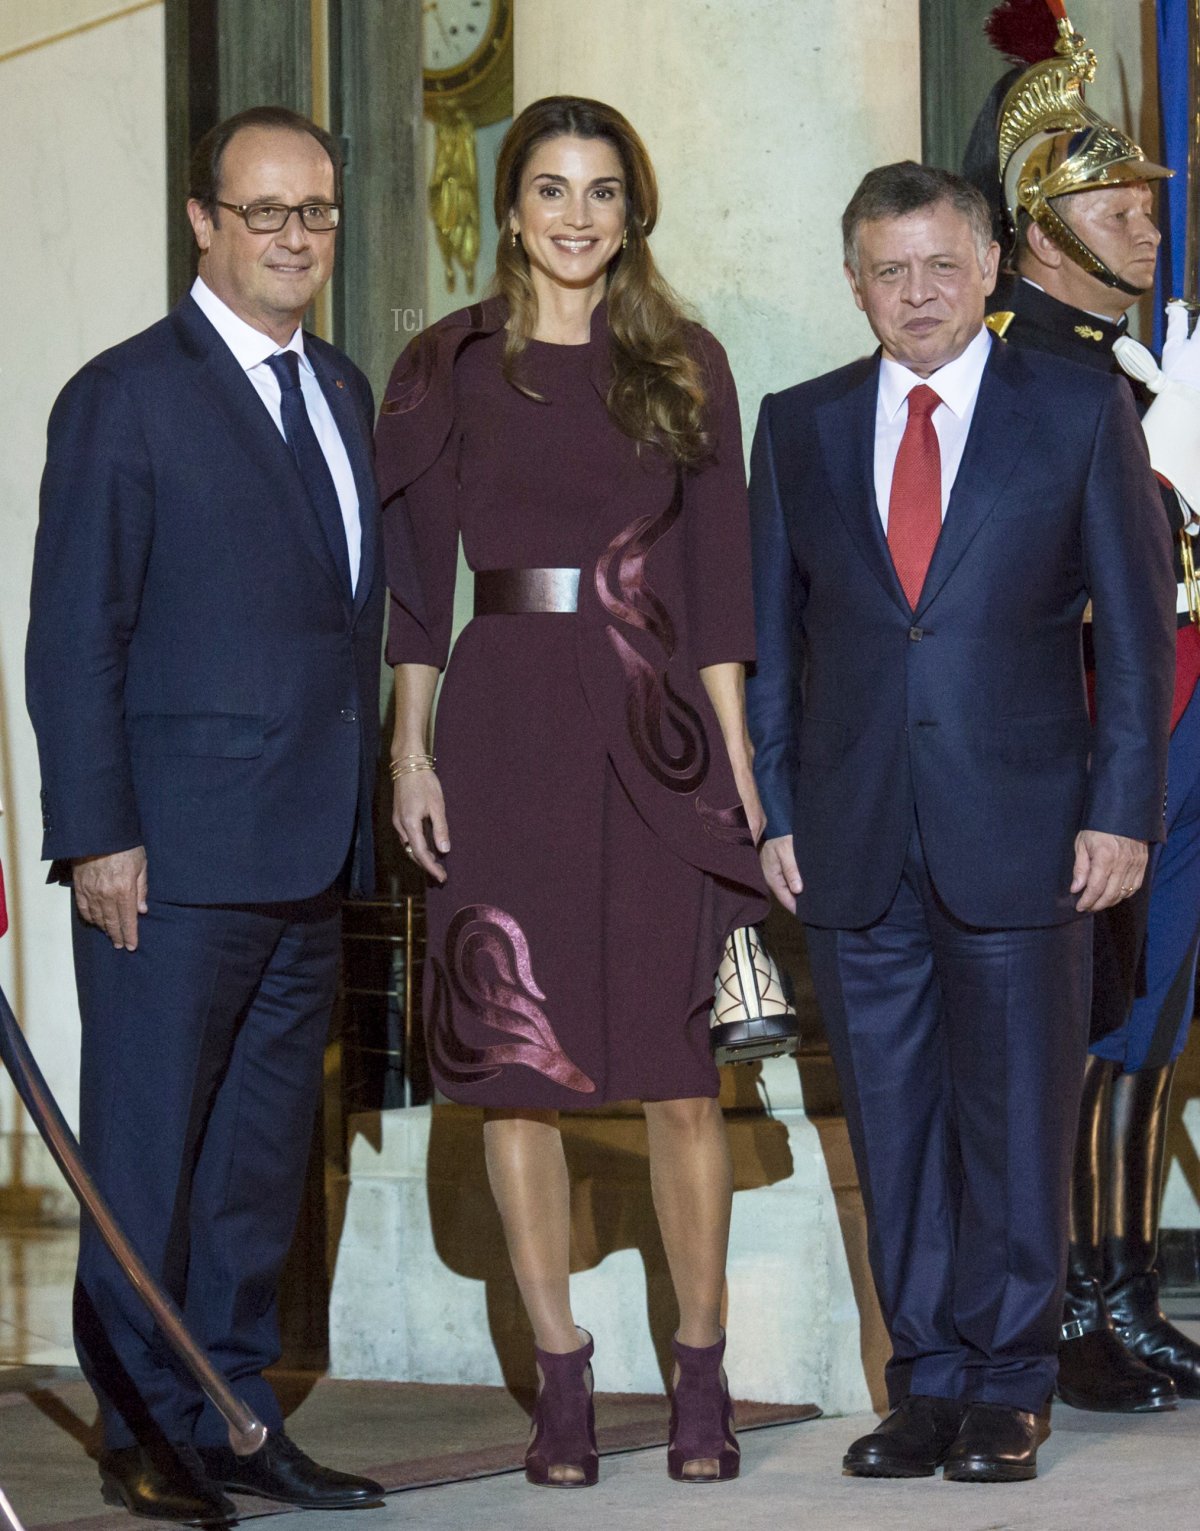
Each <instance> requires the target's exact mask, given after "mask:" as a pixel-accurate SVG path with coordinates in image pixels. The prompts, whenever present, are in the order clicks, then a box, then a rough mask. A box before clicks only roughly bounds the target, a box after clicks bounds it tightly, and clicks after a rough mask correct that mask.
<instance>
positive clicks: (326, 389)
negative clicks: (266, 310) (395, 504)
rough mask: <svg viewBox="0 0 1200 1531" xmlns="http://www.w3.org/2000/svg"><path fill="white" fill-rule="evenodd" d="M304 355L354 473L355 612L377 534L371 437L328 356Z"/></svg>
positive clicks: (369, 578) (312, 350)
mask: <svg viewBox="0 0 1200 1531" xmlns="http://www.w3.org/2000/svg"><path fill="white" fill-rule="evenodd" d="M305 355H306V356H307V357H308V359H309V361H310V362H311V363H312V368H313V371H314V372H315V373H316V375H317V381H318V382H319V383H320V385H321V392H322V393H323V394H324V395H325V399H326V402H327V403H328V405H329V408H330V412H331V413H332V415H333V420H334V424H335V425H336V426H337V428H338V434H339V435H340V436H341V438H342V444H343V445H344V446H345V448H346V455H347V457H349V459H350V468H351V471H352V472H353V474H354V487H355V489H356V490H357V492H358V519H359V527H360V531H361V542H360V552H359V565H358V583H357V584H356V585H355V587H354V611H355V615H357V614H358V612H359V611H361V610H362V608H363V606H364V605H365V604H366V600H367V596H368V594H369V593H370V590H371V585H372V582H373V581H374V578H375V544H376V541H377V539H378V534H379V491H378V490H377V488H376V487H375V470H374V467H373V465H372V457H371V441H370V437H369V435H368V427H367V425H366V424H365V422H364V421H363V419H362V417H361V416H360V414H359V411H358V404H357V402H356V401H355V397H354V394H353V393H352V392H351V389H350V385H349V384H348V383H347V382H346V380H345V378H344V377H342V376H341V375H340V373H339V372H338V371H337V370H336V368H331V367H330V365H329V362H328V360H327V359H326V358H325V357H324V356H322V355H319V354H318V352H317V349H316V347H315V346H308V347H306V350H305Z"/></svg>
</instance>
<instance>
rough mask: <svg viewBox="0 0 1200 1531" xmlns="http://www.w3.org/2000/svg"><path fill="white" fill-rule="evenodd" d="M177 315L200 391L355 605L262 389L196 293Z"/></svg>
mask: <svg viewBox="0 0 1200 1531" xmlns="http://www.w3.org/2000/svg"><path fill="white" fill-rule="evenodd" d="M176 314H177V316H178V318H179V319H180V321H181V323H182V325H183V327H184V330H185V332H186V333H187V335H188V337H189V339H190V340H191V342H192V345H193V349H194V354H195V356H196V360H197V361H198V363H199V365H198V366H197V368H196V372H195V376H194V378H193V382H194V383H195V386H196V389H197V391H198V393H199V394H200V396H201V397H202V398H203V400H204V402H205V404H206V405H207V406H208V407H209V408H210V409H212V410H214V411H215V412H216V413H217V414H218V415H219V416H220V417H221V420H222V421H223V423H224V424H225V426H226V428H227V430H228V432H229V435H230V437H231V438H232V440H233V442H234V443H235V444H236V446H238V447H239V448H240V449H241V451H242V452H243V453H244V455H245V456H246V457H248V458H249V460H250V462H251V463H253V464H254V466H255V467H256V468H258V469H259V470H261V472H262V473H263V475H264V477H265V478H266V479H267V480H268V482H269V483H270V484H271V485H272V487H273V488H274V490H275V499H276V501H277V502H281V503H283V504H286V507H287V511H288V516H287V524H288V526H289V527H292V528H293V529H295V530H296V531H297V532H298V533H299V535H300V536H301V537H302V538H303V540H304V542H305V544H306V545H307V547H308V548H309V550H310V552H311V553H312V554H313V556H314V557H315V558H316V559H317V561H318V562H319V563H320V565H321V567H322V569H324V571H325V573H326V576H327V577H328V578H329V579H330V580H331V581H332V583H333V585H334V588H335V589H336V590H337V591H338V593H339V595H341V597H342V599H343V600H345V601H346V602H347V604H349V599H350V592H349V589H348V588H347V587H346V584H345V581H344V579H343V578H342V576H341V574H340V572H339V570H338V568H337V565H336V564H335V562H334V559H333V554H332V553H331V551H330V548H329V542H328V539H327V538H326V536H325V533H324V531H323V530H322V528H321V522H320V518H319V517H318V515H317V512H316V510H315V509H314V507H313V504H312V501H311V500H310V499H309V496H308V491H307V490H306V489H305V487H304V481H303V479H302V478H301V477H300V471H299V469H298V468H297V467H296V460H295V458H294V457H293V456H292V454H291V451H290V450H289V448H288V444H287V442H286V441H285V440H284V439H283V434H282V432H281V431H280V430H279V427H278V426H277V425H276V424H275V422H274V421H273V420H272V419H271V416H270V414H269V413H268V411H267V408H266V405H265V404H264V403H263V401H262V399H261V398H260V396H259V393H258V390H257V389H256V388H255V386H254V384H253V383H252V382H251V381H250V379H249V378H248V377H247V376H246V373H245V371H244V370H243V369H242V367H240V366H239V365H238V362H237V359H236V358H235V356H234V354H233V352H232V351H231V350H230V349H229V347H228V346H227V345H226V344H225V342H224V341H223V340H222V339H221V337H220V335H218V334H217V332H216V330H215V329H213V327H212V325H211V324H210V323H209V322H208V320H207V319H206V318H205V317H204V315H203V313H202V312H201V311H200V309H199V308H198V307H197V305H196V303H195V302H194V301H193V300H192V299H191V298H190V297H188V298H184V299H183V301H182V303H180V305H179V307H178V308H177V309H176Z"/></svg>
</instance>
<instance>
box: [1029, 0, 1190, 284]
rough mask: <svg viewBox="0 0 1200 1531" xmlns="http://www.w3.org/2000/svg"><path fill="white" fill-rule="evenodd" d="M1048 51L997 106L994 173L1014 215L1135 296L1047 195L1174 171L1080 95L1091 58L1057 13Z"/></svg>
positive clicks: (1091, 73) (1092, 70) (1091, 69)
mask: <svg viewBox="0 0 1200 1531" xmlns="http://www.w3.org/2000/svg"><path fill="white" fill-rule="evenodd" d="M1058 33H1059V36H1058V42H1057V43H1056V44H1055V55H1054V57H1053V58H1049V59H1046V60H1045V61H1044V62H1042V63H1040V64H1034V65H1033V67H1032V68H1031V69H1027V70H1026V71H1025V73H1024V74H1023V75H1021V77H1020V78H1019V79H1018V80H1017V81H1016V83H1015V84H1014V85H1013V87H1012V89H1011V90H1010V91H1009V92H1008V94H1007V95H1006V96H1005V98H1004V101H1003V104H1002V105H1001V108H1000V128H999V135H1000V142H999V148H1000V176H1001V180H1002V182H1003V184H1004V199H1005V202H1006V203H1007V204H1008V210H1009V212H1010V213H1011V215H1012V216H1013V218H1014V219H1015V218H1016V216H1017V213H1018V211H1021V210H1023V211H1024V212H1026V213H1028V215H1029V216H1030V218H1032V219H1033V221H1034V222H1035V223H1036V224H1037V225H1038V227H1039V228H1041V229H1043V230H1044V231H1045V233H1046V234H1047V235H1049V237H1050V238H1051V239H1052V240H1053V241H1054V243H1055V244H1056V245H1057V246H1058V247H1059V249H1060V250H1062V251H1063V253H1064V254H1065V255H1067V256H1069V258H1070V259H1071V260H1073V261H1074V262H1075V264H1076V265H1078V266H1081V267H1082V268H1083V270H1084V271H1087V272H1090V273H1091V274H1092V275H1093V276H1096V277H1099V279H1100V280H1101V281H1102V282H1104V283H1106V284H1107V285H1108V286H1110V287H1118V288H1120V290H1121V291H1122V292H1128V293H1133V294H1134V295H1135V296H1139V297H1140V296H1141V289H1140V288H1137V287H1131V286H1129V285H1128V283H1126V282H1123V281H1122V280H1121V279H1120V278H1119V277H1118V276H1117V275H1116V273H1115V272H1113V271H1111V270H1110V269H1109V267H1108V266H1106V265H1105V263H1104V262H1103V261H1102V260H1101V259H1100V257H1099V256H1098V255H1096V254H1095V252H1094V251H1092V250H1090V249H1089V248H1088V246H1087V245H1085V244H1084V243H1083V241H1082V240H1081V239H1080V238H1079V237H1078V235H1076V234H1075V233H1074V232H1073V231H1072V230H1071V228H1070V227H1069V226H1068V225H1067V224H1066V222H1065V221H1064V220H1063V219H1062V218H1061V217H1060V216H1059V215H1058V213H1057V212H1055V210H1054V207H1053V206H1052V203H1053V200H1054V198H1055V197H1065V196H1069V195H1070V194H1071V193H1073V192H1077V191H1099V190H1100V189H1101V188H1102V187H1106V186H1127V185H1130V184H1136V183H1140V182H1143V181H1158V180H1163V179H1164V178H1165V177H1167V176H1170V175H1172V174H1174V172H1173V171H1171V170H1167V169H1166V168H1165V167H1164V166H1162V165H1156V164H1154V163H1153V161H1152V160H1148V159H1147V158H1146V156H1145V154H1144V153H1143V152H1142V150H1141V148H1140V147H1139V146H1138V145H1137V144H1135V143H1134V141H1133V139H1132V138H1130V137H1129V136H1128V135H1127V134H1125V133H1122V132H1121V131H1120V129H1119V128H1115V127H1113V125H1112V124H1111V123H1110V122H1105V120H1104V118H1103V117H1100V116H1099V115H1097V113H1095V112H1094V111H1092V109H1091V108H1090V107H1089V106H1088V105H1087V103H1086V102H1085V101H1084V99H1083V87H1084V85H1085V84H1090V83H1091V81H1092V80H1094V79H1095V77H1096V55H1095V53H1094V52H1093V51H1092V50H1091V48H1089V47H1088V45H1087V42H1086V40H1085V39H1084V38H1083V37H1081V36H1080V35H1079V33H1077V32H1076V31H1075V28H1074V27H1073V26H1072V25H1071V23H1070V21H1069V20H1068V19H1067V17H1066V16H1064V17H1063V18H1062V19H1061V20H1060V21H1059V23H1058Z"/></svg>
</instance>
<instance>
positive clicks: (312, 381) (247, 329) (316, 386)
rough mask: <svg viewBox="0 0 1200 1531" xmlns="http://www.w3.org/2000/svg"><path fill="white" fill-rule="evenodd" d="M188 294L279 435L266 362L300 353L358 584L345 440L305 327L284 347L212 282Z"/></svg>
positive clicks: (358, 540) (275, 388)
mask: <svg viewBox="0 0 1200 1531" xmlns="http://www.w3.org/2000/svg"><path fill="white" fill-rule="evenodd" d="M192 297H193V298H194V299H195V300H196V303H197V305H198V306H199V308H200V311H201V312H202V313H203V314H204V317H205V318H206V319H207V320H208V321H209V323H210V324H211V325H212V326H213V328H214V329H215V330H216V332H217V334H218V335H220V337H221V339H222V340H223V341H224V342H225V344H226V345H227V346H228V347H229V349H230V350H231V351H232V352H233V355H234V359H235V360H236V361H237V364H238V366H239V367H241V368H242V369H243V370H244V371H245V374H246V376H247V377H248V378H249V379H250V381H251V382H252V383H253V384H254V386H255V388H256V389H257V390H258V396H259V398H260V399H261V400H262V401H263V403H264V404H265V405H266V406H267V413H268V414H269V415H270V416H271V419H272V420H274V422H275V426H276V429H277V430H278V431H279V434H280V435H281V436H282V435H283V434H284V431H283V414H282V411H281V409H280V402H279V380H278V378H277V377H276V376H275V374H274V373H273V372H272V371H271V369H270V367H268V366H267V357H268V356H278V355H280V354H281V353H282V352H283V351H295V353H296V355H297V356H298V357H299V358H300V392H301V395H302V396H303V398H304V407H305V408H306V409H307V410H308V418H309V420H311V421H312V428H313V431H314V432H315V433H316V437H317V441H318V443H319V444H320V447H321V451H322V452H323V453H324V454H325V461H326V462H327V463H328V464H329V471H330V473H331V474H332V476H333V487H334V488H335V489H336V490H337V497H338V504H339V505H340V506H341V508H342V524H343V525H344V526H345V528H346V552H347V553H348V554H349V557H350V587H351V589H355V588H357V585H358V566H359V561H360V559H361V556H362V523H361V521H360V520H359V514H358V490H357V488H356V487H355V484H354V470H353V469H352V468H351V466H350V458H349V456H348V455H347V453H346V444H345V442H344V441H343V440H342V437H341V432H340V431H339V430H338V428H337V424H336V422H335V421H334V418H333V412H332V411H331V410H330V408H329V401H328V399H326V397H325V395H324V393H323V392H322V390H321V385H320V383H319V382H318V381H317V374H316V373H315V372H314V371H313V367H312V363H311V362H310V361H309V359H308V357H307V356H305V354H304V332H303V331H302V330H300V329H299V328H297V330H296V333H295V334H294V335H293V336H292V338H291V339H290V340H289V341H288V343H287V345H286V346H277V345H276V344H275V342H274V341H273V340H272V339H271V337H270V335H264V334H263V332H262V331H261V330H256V329H255V328H254V326H253V325H252V324H247V323H246V321H245V320H244V319H242V318H239V316H238V315H237V314H235V313H234V311H233V309H231V308H230V307H229V305H228V303H224V302H222V300H221V299H220V298H218V297H217V295H216V293H215V292H213V290H212V288H211V287H207V286H205V284H204V282H203V281H202V280H201V279H200V278H199V277H197V278H196V280H195V281H194V282H193V283H192Z"/></svg>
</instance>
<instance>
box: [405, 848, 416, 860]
mask: <svg viewBox="0 0 1200 1531" xmlns="http://www.w3.org/2000/svg"><path fill="white" fill-rule="evenodd" d="M404 854H405V855H406V856H407V857H408V859H409V860H410V861H415V860H416V859H417V853H416V851H414V850H413V848H412V846H411V845H408V844H405V847H404Z"/></svg>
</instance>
